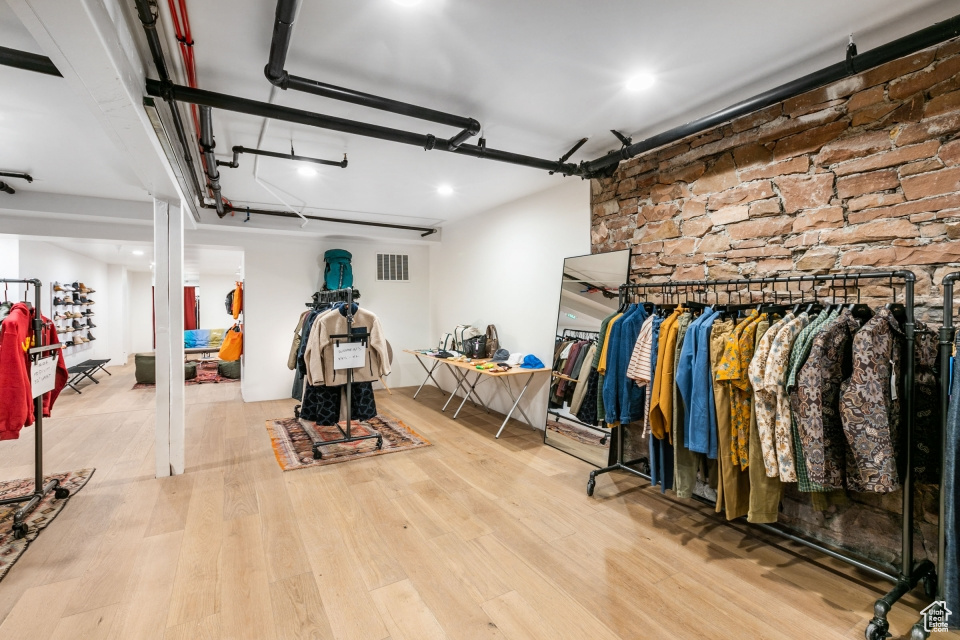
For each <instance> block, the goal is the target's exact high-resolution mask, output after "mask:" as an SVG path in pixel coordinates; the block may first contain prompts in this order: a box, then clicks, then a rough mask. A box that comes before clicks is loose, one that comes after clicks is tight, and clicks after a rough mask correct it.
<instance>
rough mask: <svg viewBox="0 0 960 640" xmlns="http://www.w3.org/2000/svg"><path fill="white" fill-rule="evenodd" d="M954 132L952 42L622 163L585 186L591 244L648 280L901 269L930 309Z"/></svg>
mask: <svg viewBox="0 0 960 640" xmlns="http://www.w3.org/2000/svg"><path fill="white" fill-rule="evenodd" d="M958 133H960V40H954V41H951V42H948V43H946V44H944V45H941V46H939V47H936V48H931V49H928V50H925V51H922V52H920V53H917V54H914V55H912V56H909V57H907V58H902V59H900V60H896V61H894V62H891V63H888V64H886V65H883V66H881V67H878V68H875V69H872V70H869V71H866V72H864V73H862V74H860V75H858V76H855V77H852V78H848V79H845V80H842V81H839V82H836V83H834V84H832V85H829V86H827V87H823V88H821V89H817V90H814V91H811V92H809V93H806V94H803V95H801V96H798V97H795V98H791V99H789V100H787V101H785V102H783V103H780V104H777V105H773V106H771V107H768V108H766V109H763V110H761V111H758V112H756V113H753V114H750V115H747V116H743V117H741V118H738V119H736V120H733V121H731V122H728V123H726V124H724V125H721V126H719V127H716V128H714V129H711V130H709V131H706V132H704V133H701V134H699V135H697V136H695V137H691V138H688V139H685V140H683V141H680V142H678V143H675V144H672V145H670V146H669V147H666V148H663V149H660V150H657V151H653V152H650V153H648V154H646V155H643V156H640V157H637V158H633V159H631V160H629V161H626V162H623V163H621V164H620V166H619V167H618V168H617V171H616V174H615V175H614V176H613V177H611V178H605V179H600V180H593V181H592V211H593V219H592V229H591V233H592V245H593V250H594V252H599V251H609V250H614V249H625V248H628V247H629V248H631V249H632V250H633V252H634V256H633V259H632V266H631V272H632V274H633V276H634V278H635V279H642V280H654V281H656V280H667V279H676V280H687V279H700V278H710V279H728V278H738V277H761V276H767V275H773V274H778V275H787V274H790V275H796V274H799V273H825V272H830V271H843V270H846V271H849V270H859V271H863V270H872V269H883V270H886V269H890V268H893V267H898V268H907V269H910V270H912V271H914V272H915V273H916V274H917V280H918V283H917V294H918V302H919V303H920V304H921V305H924V306H926V307H927V309H926V310H924V311H923V312H922V313H921V317H932V318H938V317H939V314H937V313H936V310H935V307H936V306H937V304H938V303H939V300H938V296H939V290H938V287H936V286H935V285H938V284H939V282H940V280H941V279H942V277H943V275H944V274H945V273H947V272H949V271H952V270H956V268H960V267H958V266H957V265H960V138H958ZM950 264H953V265H954V266H948V265H950ZM887 290H888V289H885V290H884V291H887ZM866 293H868V294H870V293H878V294H879V293H880V291H879V289H877V290H875V291H867V292H866Z"/></svg>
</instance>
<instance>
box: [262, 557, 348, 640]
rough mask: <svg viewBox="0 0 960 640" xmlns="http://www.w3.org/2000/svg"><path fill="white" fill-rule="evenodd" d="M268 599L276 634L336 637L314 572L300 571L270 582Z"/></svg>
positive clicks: (322, 639) (290, 639)
mask: <svg viewBox="0 0 960 640" xmlns="http://www.w3.org/2000/svg"><path fill="white" fill-rule="evenodd" d="M270 602H271V604H272V606H273V619H274V621H275V622H276V625H277V638H281V639H283V640H327V639H332V638H334V637H335V636H334V635H333V630H332V629H331V628H330V621H329V620H328V619H327V613H326V611H325V610H324V608H323V601H322V600H321V599H320V591H319V589H317V582H316V580H315V579H314V576H313V573H301V574H299V575H295V576H290V577H289V578H284V579H282V580H277V581H276V582H273V583H271V584H270Z"/></svg>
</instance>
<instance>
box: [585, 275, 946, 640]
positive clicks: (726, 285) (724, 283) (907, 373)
mask: <svg viewBox="0 0 960 640" xmlns="http://www.w3.org/2000/svg"><path fill="white" fill-rule="evenodd" d="M952 275H953V279H958V278H960V273H957V274H952ZM948 278H951V276H947V277H946V278H945V279H944V284H945V285H946V284H947V282H948ZM953 279H950V280H949V282H950V285H951V286H950V289H949V290H950V291H951V293H952V282H953ZM850 280H853V282H852V286H853V287H854V288H857V289H858V290H859V287H860V281H861V280H865V281H871V280H886V281H888V282H889V283H890V287H891V289H892V290H893V296H894V302H896V301H897V299H896V288H895V285H896V286H902V287H903V288H904V303H905V304H904V305H903V306H904V307H905V312H906V321H905V322H904V334H905V338H906V339H905V353H906V357H905V358H904V366H903V369H902V375H903V379H904V389H905V390H910V392H909V393H904V400H903V408H902V410H903V415H904V416H905V420H904V425H903V429H904V431H905V433H906V440H905V445H904V447H905V464H904V468H905V469H907V471H906V473H905V474H904V477H903V480H902V482H901V486H902V494H903V508H902V513H903V528H902V535H901V542H902V551H901V563H900V568H899V575H898V576H893V575H890V574H888V573H886V572H883V571H879V570H873V573H874V574H875V575H880V576H882V577H885V578H887V579H889V580H892V581H893V582H894V583H895V584H894V587H893V589H892V590H891V591H890V592H888V593H887V594H885V595H884V596H883V597H882V598H880V599H879V600H877V601H876V603H875V604H874V617H873V619H872V620H871V621H870V622H869V623H868V625H867V627H866V630H865V632H864V635H865V637H866V638H867V640H879V639H882V638H886V637H887V636H888V635H889V633H888V632H889V629H890V624H889V621H888V620H887V614H888V613H889V612H890V609H891V608H892V607H893V605H894V604H895V603H896V602H897V601H899V600H900V599H901V598H902V597H903V596H904V595H906V594H907V593H909V592H910V591H912V590H913V589H914V588H915V587H917V586H918V585H919V584H921V583H922V584H923V585H924V589H925V590H927V591H929V589H930V584H931V583H932V582H935V581H937V577H936V576H937V575H938V572H937V570H936V569H937V568H936V567H934V565H933V563H932V562H930V561H929V560H923V561H921V562H920V563H918V564H916V565H915V564H914V559H913V534H914V512H913V500H914V495H913V493H914V491H913V464H912V461H911V457H912V447H913V444H912V442H913V441H912V439H913V428H914V418H915V416H914V411H913V406H914V405H913V401H914V397H913V396H914V393H913V392H914V380H915V371H914V364H915V363H914V359H915V353H914V348H913V347H914V342H915V329H916V324H915V321H914V284H915V282H916V276H915V274H914V273H913V272H912V271H907V270H898V271H873V272H854V273H832V274H823V275H802V276H779V277H768V278H745V279H736V280H685V281H671V282H657V283H638V282H631V283H624V284H621V285H620V287H619V300H620V308H621V311H622V310H623V307H624V305H625V304H626V303H629V302H631V301H633V299H634V298H635V297H637V296H638V295H639V293H640V292H642V291H648V290H649V291H658V292H660V298H661V301H662V300H663V299H664V296H663V292H664V291H665V288H666V287H670V288H671V291H675V292H678V293H679V292H680V291H681V290H684V291H686V290H690V289H695V288H710V287H712V288H713V291H714V293H715V297H716V293H717V291H718V289H717V287H718V286H719V287H723V289H722V291H724V292H725V293H726V294H727V302H728V303H731V300H732V297H731V293H730V291H731V287H734V288H735V289H738V288H739V287H742V286H746V287H747V289H748V290H750V286H751V285H760V286H761V287H763V286H764V285H771V286H773V288H774V292H776V285H777V284H778V283H785V285H786V287H787V289H788V290H790V286H791V284H796V286H797V287H800V288H799V289H798V290H797V291H796V293H797V294H799V296H800V300H801V301H802V300H804V296H805V295H806V294H811V295H816V285H817V284H827V283H829V284H831V285H834V286H836V283H838V282H840V283H842V286H843V288H844V290H845V291H846V289H847V287H849V286H851V283H850ZM895 281H896V282H895ZM802 283H812V284H811V286H810V287H809V289H803V288H802ZM945 290H946V287H945ZM790 291H791V303H792V302H793V300H792V297H793V293H794V292H793V291H792V290H790ZM715 302H716V303H718V304H719V303H720V300H719V299H717V300H715ZM951 306H952V299H951ZM951 315H952V310H951V311H950V312H949V313H948V314H945V316H944V318H945V319H946V318H947V317H949V316H951ZM942 344H943V342H942V341H941V345H942ZM942 352H943V351H941V353H942ZM941 377H945V376H941ZM946 377H948V376H946ZM944 416H945V413H944ZM942 419H943V420H945V417H942ZM619 431H620V433H619V434H618V443H619V446H618V451H617V462H616V463H615V464H612V465H610V466H608V467H606V468H604V469H597V470H594V471H591V472H590V477H589V479H588V480H587V495H588V496H592V495H593V493H594V491H595V489H596V479H597V477H598V476H600V475H602V474H604V473H610V472H612V471H626V472H628V473H631V474H633V475H636V476H639V477H641V478H646V479H647V480H650V477H649V475H646V474H644V473H642V472H640V471H637V470H636V469H633V468H631V465H633V464H636V462H639V461H634V462H625V461H624V460H623V446H622V443H623V429H622V427H621V429H619ZM944 449H946V442H944ZM941 486H943V485H941ZM941 496H942V493H941ZM942 502H943V501H942V500H941V507H942ZM940 521H941V523H942V522H943V512H942V511H941V518H940ZM762 528H763V529H765V530H769V531H770V532H772V533H776V534H778V535H781V536H784V537H787V538H789V539H792V540H794V541H797V542H800V543H801V544H803V545H805V546H807V547H810V548H812V549H817V550H820V551H823V552H826V553H827V554H828V555H831V556H832V557H834V558H836V559H838V560H842V561H844V562H847V563H848V564H851V565H853V566H856V567H860V568H868V569H870V567H869V565H867V564H865V563H864V562H863V561H861V560H859V559H857V558H856V557H855V556H854V555H852V554H849V553H840V552H836V551H832V550H829V549H827V548H826V547H824V546H823V545H819V544H817V543H815V542H813V541H808V540H804V539H801V538H799V537H797V536H793V535H792V534H790V533H789V532H786V531H781V530H779V529H778V528H775V527H769V526H763V527H762ZM942 536H943V528H942V525H941V540H942ZM940 557H941V558H942V557H943V554H942V546H941V555H940ZM939 574H941V575H942V570H941V571H940V572H939ZM939 590H940V593H941V595H942V591H943V589H942V584H941V585H940V588H939ZM921 629H922V625H921Z"/></svg>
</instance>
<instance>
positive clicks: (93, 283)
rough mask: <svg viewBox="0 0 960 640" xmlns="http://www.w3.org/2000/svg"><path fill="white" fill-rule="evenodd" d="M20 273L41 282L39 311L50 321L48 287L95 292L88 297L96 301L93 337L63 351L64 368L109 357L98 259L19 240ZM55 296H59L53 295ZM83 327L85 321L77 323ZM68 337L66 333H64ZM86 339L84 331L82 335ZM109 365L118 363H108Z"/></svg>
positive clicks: (102, 267)
mask: <svg viewBox="0 0 960 640" xmlns="http://www.w3.org/2000/svg"><path fill="white" fill-rule="evenodd" d="M20 273H21V275H22V276H23V277H25V278H39V279H40V281H41V282H42V283H43V295H42V300H41V305H40V308H41V310H42V313H43V315H45V316H47V317H48V318H51V319H52V318H53V314H52V312H51V306H52V301H53V296H52V295H51V294H52V289H51V287H52V284H53V282H54V281H58V282H60V283H72V282H82V283H84V284H85V285H87V286H88V287H90V288H92V289H95V290H96V293H94V294H91V295H90V298H91V299H93V300H96V304H95V305H92V309H93V310H94V312H95V313H96V315H95V316H94V317H93V322H94V324H96V325H97V327H96V328H95V329H92V330H91V332H92V333H93V335H94V336H95V337H96V338H97V339H96V340H95V341H93V342H91V343H89V344H83V345H80V346H77V347H68V348H66V349H64V356H65V359H66V362H67V366H68V367H69V366H72V365H75V364H77V363H79V362H83V361H84V360H87V359H100V358H110V357H111V353H110V347H109V345H108V341H107V340H106V339H105V337H106V336H108V335H109V334H110V331H111V328H110V313H109V309H110V304H111V302H112V300H111V298H110V291H109V288H108V280H107V265H106V264H105V263H103V262H100V261H99V260H94V259H92V258H88V257H87V256H82V255H80V254H78V253H74V252H72V251H67V250H66V249H62V248H60V247H58V246H56V245H53V244H50V243H48V242H37V241H33V240H21V241H20ZM57 295H58V296H59V295H60V294H57ZM80 323H81V324H86V320H80ZM65 335H67V336H69V335H70V334H65ZM82 335H83V336H84V337H86V331H84V332H83V334H82ZM111 364H112V365H113V364H122V363H120V362H111Z"/></svg>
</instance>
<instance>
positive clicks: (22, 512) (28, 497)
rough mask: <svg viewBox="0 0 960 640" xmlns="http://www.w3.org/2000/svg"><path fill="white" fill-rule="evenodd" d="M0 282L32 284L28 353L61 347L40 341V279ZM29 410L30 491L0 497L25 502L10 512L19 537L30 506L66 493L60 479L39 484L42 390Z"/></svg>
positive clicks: (38, 354) (8, 501) (24, 532)
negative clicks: (32, 418) (31, 423)
mask: <svg viewBox="0 0 960 640" xmlns="http://www.w3.org/2000/svg"><path fill="white" fill-rule="evenodd" d="M0 283H3V284H25V285H27V286H32V287H33V292H34V303H33V310H34V314H33V345H34V346H33V347H31V348H30V349H29V350H28V355H29V356H30V358H32V359H33V360H37V359H38V358H40V357H41V354H43V353H48V352H51V351H57V350H59V349H62V348H63V345H61V344H59V343H57V344H48V345H45V344H43V320H42V319H41V318H40V287H41V284H40V280H36V279H34V280H14V279H0ZM33 411H34V414H35V420H36V422H35V423H34V432H33V438H34V445H33V492H32V493H28V494H25V495H22V496H16V497H13V498H5V499H3V500H0V505H5V504H19V503H21V502H25V503H26V504H25V505H23V506H22V507H20V508H19V509H17V511H16V513H14V514H13V526H12V531H13V537H14V538H17V539H20V538H24V537H26V535H27V523H26V520H27V516H29V515H30V514H31V513H33V511H34V509H36V508H37V505H39V504H40V501H41V500H43V499H44V498H45V497H46V496H47V494H49V493H50V492H51V491H53V492H54V497H55V498H57V499H58V500H63V499H65V498H68V497H70V491H69V490H68V489H65V488H63V487H61V486H60V481H59V480H57V479H53V480H51V481H50V482H48V483H47V484H43V394H41V395H38V396H37V397H36V398H34V399H33Z"/></svg>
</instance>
